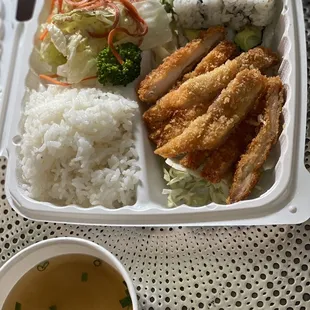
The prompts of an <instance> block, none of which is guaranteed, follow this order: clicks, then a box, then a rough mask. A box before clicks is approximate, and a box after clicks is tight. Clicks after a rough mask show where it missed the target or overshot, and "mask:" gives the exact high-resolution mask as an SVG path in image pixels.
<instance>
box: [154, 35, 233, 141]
mask: <svg viewBox="0 0 310 310" xmlns="http://www.w3.org/2000/svg"><path fill="white" fill-rule="evenodd" d="M234 53H236V45H235V44H234V43H232V42H229V41H222V42H221V43H219V44H218V45H217V46H216V47H215V48H214V49H213V50H212V51H211V52H210V53H209V54H208V55H207V56H205V57H204V58H203V59H202V61H201V62H200V63H199V64H198V65H197V67H196V69H195V70H194V71H193V72H190V73H188V74H186V75H185V76H184V77H183V79H182V81H181V82H179V84H178V86H176V88H177V87H179V86H180V85H181V84H182V83H184V82H185V81H187V80H189V79H190V78H193V77H196V76H198V75H201V74H204V73H206V72H210V71H212V70H214V69H215V68H217V67H219V66H220V65H222V64H224V63H225V62H226V61H227V60H228V59H229V58H230V57H231V56H232V55H233V54H234ZM210 104H211V102H210ZM208 108H209V104H198V105H196V106H194V107H192V108H189V109H182V110H177V111H176V112H175V113H174V114H173V116H172V118H171V120H169V122H168V123H167V124H166V125H165V126H162V128H159V129H157V130H155V131H154V132H151V133H150V135H149V138H150V139H151V141H153V142H154V143H155V144H156V145H157V147H160V146H162V145H164V144H165V143H167V142H168V141H169V140H170V139H172V138H174V137H176V136H178V135H180V134H181V133H182V132H183V131H184V129H185V128H186V127H187V126H188V125H189V123H190V122H191V121H192V120H194V119H195V118H196V117H198V116H200V115H202V114H204V113H205V112H207V110H208Z"/></svg>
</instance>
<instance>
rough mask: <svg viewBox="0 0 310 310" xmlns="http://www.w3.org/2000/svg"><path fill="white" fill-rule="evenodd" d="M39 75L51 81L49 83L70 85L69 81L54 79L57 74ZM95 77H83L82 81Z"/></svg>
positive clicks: (94, 77)
mask: <svg viewBox="0 0 310 310" xmlns="http://www.w3.org/2000/svg"><path fill="white" fill-rule="evenodd" d="M39 77H40V79H43V80H46V81H48V82H51V83H53V84H56V85H61V86H71V85H72V84H70V83H65V82H61V81H58V80H57V79H55V78H57V77H59V75H58V74H51V75H45V74H40V75H39ZM96 78H97V76H96V75H94V76H89V77H87V78H85V79H83V80H82V82H83V81H88V80H93V79H96Z"/></svg>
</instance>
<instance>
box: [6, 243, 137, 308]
mask: <svg viewBox="0 0 310 310" xmlns="http://www.w3.org/2000/svg"><path fill="white" fill-rule="evenodd" d="M69 254H83V255H89V256H94V257H97V258H98V259H100V260H102V261H104V262H106V263H107V264H109V265H110V266H111V267H112V268H114V269H115V270H116V271H117V272H118V273H119V274H120V276H121V277H122V278H123V279H124V280H125V282H126V284H127V288H128V291H129V295H130V298H131V301H132V309H133V310H139V306H138V300H137V294H136V292H135V288H134V285H133V283H132V281H131V279H130V277H129V275H128V273H127V271H126V270H125V268H124V267H123V265H122V264H121V263H120V262H119V260H118V259H117V258H116V257H115V256H114V255H112V254H111V253H110V252H109V251H108V250H106V249H104V248H103V247H101V246H99V245H97V244H95V243H93V242H91V241H87V240H83V239H79V238H57V239H50V240H46V241H41V242H39V243H36V244H33V245H31V246H29V247H27V248H26V249H24V250H22V251H20V252H19V253H18V254H16V255H14V257H12V258H11V259H10V260H9V261H7V262H6V263H5V264H4V265H3V266H2V267H1V268H0V287H1V290H0V309H2V307H3V305H4V303H5V300H6V299H7V297H8V295H9V294H10V292H11V290H12V289H13V287H14V286H15V285H16V284H17V282H18V281H19V280H20V279H21V278H22V277H23V276H24V275H25V274H26V273H27V272H28V271H29V270H30V269H32V268H33V267H34V266H36V265H38V264H40V263H41V262H44V261H46V260H49V259H51V258H53V257H56V256H60V255H69Z"/></svg>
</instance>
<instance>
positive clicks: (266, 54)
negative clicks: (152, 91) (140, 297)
mask: <svg viewBox="0 0 310 310" xmlns="http://www.w3.org/2000/svg"><path fill="white" fill-rule="evenodd" d="M278 61H279V58H278V56H277V55H276V54H275V53H273V52H272V51H271V50H270V49H266V48H263V47H257V48H254V49H252V50H249V51H248V52H246V53H243V54H241V55H240V56H238V57H236V58H235V59H234V60H228V61H227V62H226V63H225V64H224V65H222V66H220V67H218V68H216V69H214V70H213V71H211V72H208V73H205V74H202V75H199V76H197V77H194V78H192V79H189V80H187V81H186V82H185V83H183V84H182V85H181V86H180V87H179V88H178V89H177V90H174V91H171V92H169V93H168V94H166V95H165V96H164V97H162V98H161V99H160V100H159V101H157V103H156V105H154V106H152V107H151V108H149V109H148V110H147V111H146V112H145V113H144V115H143V119H144V121H145V123H146V125H147V126H148V128H149V129H150V130H156V129H158V128H160V127H162V126H163V124H164V123H165V120H167V119H169V118H171V116H172V114H173V113H174V112H175V111H176V110H179V109H187V108H191V107H192V106H194V105H196V104H201V103H204V104H209V102H210V101H212V100H214V99H215V98H216V97H217V96H218V95H219V93H220V92H221V90H222V89H224V88H225V87H227V85H228V83H229V82H230V81H231V80H233V79H234V78H235V77H236V75H237V73H238V72H240V71H242V70H243V69H246V68H250V69H252V68H256V69H259V70H265V69H267V68H270V67H272V66H274V65H276V64H277V63H278Z"/></svg>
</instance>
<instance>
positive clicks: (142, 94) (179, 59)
mask: <svg viewBox="0 0 310 310" xmlns="http://www.w3.org/2000/svg"><path fill="white" fill-rule="evenodd" d="M224 37H225V28H224V27H221V26H218V27H211V28H209V29H208V30H207V31H205V32H202V38H200V39H196V40H193V41H191V42H189V43H188V44H187V45H186V46H184V47H182V48H180V49H178V50H177V51H176V52H175V53H173V54H172V55H170V56H168V57H167V58H165V59H164V62H163V63H162V64H161V65H160V66H159V67H158V68H156V69H155V70H153V71H152V72H151V73H150V74H149V75H147V77H146V78H145V79H144V80H143V81H142V82H141V84H140V86H139V89H138V96H139V99H140V100H141V101H143V102H146V103H149V104H151V103H155V102H156V100H157V99H159V98H160V97H162V96H163V95H165V94H166V93H167V92H168V91H169V90H170V88H172V86H173V85H174V84H175V83H176V82H177V80H179V79H180V78H182V76H183V75H184V73H187V72H189V71H191V69H192V68H193V67H194V66H195V65H196V64H197V63H199V61H200V60H201V59H202V58H203V57H204V56H205V55H206V54H207V53H208V52H209V51H210V50H211V49H212V48H213V47H214V46H216V45H217V44H218V43H219V42H220V41H222V40H223V39H224Z"/></svg>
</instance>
